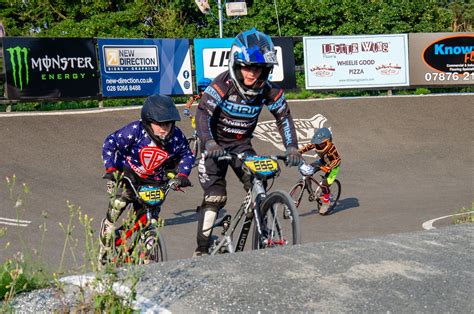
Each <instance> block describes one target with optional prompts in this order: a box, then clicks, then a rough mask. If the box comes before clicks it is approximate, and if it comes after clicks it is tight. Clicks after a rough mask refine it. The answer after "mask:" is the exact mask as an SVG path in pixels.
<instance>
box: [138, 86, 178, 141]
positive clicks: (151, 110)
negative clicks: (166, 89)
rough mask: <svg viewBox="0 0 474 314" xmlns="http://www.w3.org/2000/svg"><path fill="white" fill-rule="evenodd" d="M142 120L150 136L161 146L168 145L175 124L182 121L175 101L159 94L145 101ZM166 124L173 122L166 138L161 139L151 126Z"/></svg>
mask: <svg viewBox="0 0 474 314" xmlns="http://www.w3.org/2000/svg"><path fill="white" fill-rule="evenodd" d="M141 118H142V123H143V125H144V126H145V130H146V132H147V133H148V135H149V136H150V137H151V138H152V139H153V141H154V142H155V143H157V144H160V145H161V146H164V145H166V144H167V143H168V141H169V139H170V138H171V136H172V135H173V132H174V124H175V122H176V121H181V117H180V116H179V111H178V109H177V108H176V105H175V104H174V101H173V99H172V98H171V97H169V96H165V95H159V94H155V95H151V96H149V97H147V99H145V103H144V104H143V107H142V111H141ZM164 122H171V123H172V127H171V130H170V132H169V133H168V135H167V136H166V137H165V138H160V137H159V136H157V135H155V134H154V132H153V129H152V127H151V124H152V123H164Z"/></svg>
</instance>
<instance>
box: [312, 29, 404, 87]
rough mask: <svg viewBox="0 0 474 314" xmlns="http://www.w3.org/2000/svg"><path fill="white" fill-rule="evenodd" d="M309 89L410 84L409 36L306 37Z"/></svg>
mask: <svg viewBox="0 0 474 314" xmlns="http://www.w3.org/2000/svg"><path fill="white" fill-rule="evenodd" d="M303 49H304V64H305V82H306V84H305V85H306V89H339V88H363V87H367V88H373V87H394V86H408V85H409V84H410V81H409V75H408V73H409V69H408V38H407V35H406V34H398V35H359V36H324V37H303Z"/></svg>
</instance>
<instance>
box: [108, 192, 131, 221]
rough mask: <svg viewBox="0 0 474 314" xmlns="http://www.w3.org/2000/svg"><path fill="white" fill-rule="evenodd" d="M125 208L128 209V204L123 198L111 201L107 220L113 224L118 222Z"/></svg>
mask: <svg viewBox="0 0 474 314" xmlns="http://www.w3.org/2000/svg"><path fill="white" fill-rule="evenodd" d="M125 207H127V202H126V201H125V200H123V199H121V198H116V199H112V200H110V204H109V209H108V211H107V218H108V219H109V220H110V221H111V222H115V221H117V219H118V218H119V217H120V215H121V214H122V212H123V211H124V209H125Z"/></svg>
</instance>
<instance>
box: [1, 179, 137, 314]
mask: <svg viewBox="0 0 474 314" xmlns="http://www.w3.org/2000/svg"><path fill="white" fill-rule="evenodd" d="M6 182H7V187H8V190H9V197H10V201H11V203H12V205H13V207H14V208H15V211H16V213H17V220H20V218H21V217H22V215H23V213H24V212H25V210H26V209H25V208H24V204H25V203H26V202H25V199H26V198H27V196H28V194H29V193H30V191H29V188H28V187H27V186H26V184H22V185H21V188H19V185H18V183H17V179H16V176H15V175H13V176H12V177H7V178H6ZM67 207H68V210H69V217H68V220H67V222H66V223H65V224H63V223H59V228H60V229H61V230H62V232H63V234H64V243H63V246H62V247H61V248H60V253H61V258H60V261H59V266H58V268H57V270H56V271H53V270H52V269H49V268H46V267H44V265H46V264H45V263H43V262H41V261H42V260H43V258H42V255H41V251H42V248H43V246H44V239H45V234H46V232H47V231H48V228H47V219H48V214H47V213H43V219H44V222H43V223H42V224H40V226H39V228H40V230H41V232H42V236H41V244H40V246H39V249H35V248H31V247H29V246H28V245H27V244H26V243H25V241H24V239H23V236H22V233H21V232H20V231H19V228H16V229H17V233H16V238H17V239H15V240H18V241H19V242H20V243H21V244H22V245H21V247H22V248H21V250H22V252H18V253H16V254H14V255H13V256H12V257H11V258H8V259H7V260H6V261H5V262H4V263H3V264H2V265H0V267H1V268H0V297H2V299H3V303H2V305H1V306H0V312H2V313H4V312H13V311H15V310H18V309H13V308H11V302H12V300H13V299H14V298H15V296H17V295H18V294H20V293H23V292H27V291H31V290H35V289H40V288H47V287H52V288H55V289H56V290H57V291H59V292H61V291H62V290H63V288H64V284H63V283H62V281H61V280H60V277H62V276H65V275H72V274H76V273H77V274H84V273H86V272H92V273H93V274H94V276H95V279H94V281H93V282H92V284H91V285H90V286H89V289H90V290H92V295H93V296H92V299H91V298H90V297H88V298H86V293H85V292H84V290H83V289H82V288H81V290H80V291H81V293H80V295H76V296H75V297H76V298H77V299H78V300H79V302H80V303H81V304H79V306H78V307H77V308H75V309H72V310H73V311H74V310H77V311H80V312H83V311H86V312H88V311H92V312H107V313H109V312H112V313H131V312H134V311H135V310H134V307H133V304H134V300H135V297H136V293H135V291H136V289H135V287H136V285H137V283H138V281H139V278H140V277H141V274H142V272H141V270H140V269H139V268H138V267H137V266H136V265H134V264H127V265H123V264H121V265H120V264H117V263H109V264H107V265H106V267H99V265H98V263H97V261H98V239H97V237H96V236H95V235H94V231H93V229H92V222H93V219H92V218H91V217H89V216H88V215H87V214H84V213H83V212H82V211H81V209H80V208H78V207H76V206H74V205H73V204H71V203H69V202H67ZM129 217H131V218H130V219H134V215H130V216H129ZM129 223H131V222H129ZM8 232H9V230H8V229H7V228H0V238H2V237H5V235H7V233H8ZM81 234H82V238H83V239H84V245H83V247H80V245H79V240H78V239H79V235H81ZM9 246H10V244H9V243H6V244H5V245H4V247H2V248H0V251H1V250H6V249H7V248H8V247H9ZM77 252H81V253H79V254H78V253H77ZM120 254H121V255H122V256H127V255H126V254H124V253H123V252H122V253H120ZM138 254H139V253H132V255H129V256H128V257H130V259H132V260H134V261H135V262H136V261H137V260H138ZM67 256H69V257H72V260H73V264H74V266H73V268H72V269H71V268H70V267H66V265H65V260H66V257H67ZM81 257H82V261H83V262H82V263H80V262H79V261H80V258H81ZM119 266H126V271H123V272H122V271H121V270H122V269H123V268H120V267H119ZM119 274H120V275H119ZM117 287H121V288H123V287H127V288H126V289H127V292H126V293H123V291H122V292H120V291H117ZM76 301H77V300H76Z"/></svg>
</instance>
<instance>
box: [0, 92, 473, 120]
mask: <svg viewBox="0 0 474 314" xmlns="http://www.w3.org/2000/svg"><path fill="white" fill-rule="evenodd" d="M473 95H474V93H460V94H457V93H454V94H428V95H395V96H363V97H331V98H312V99H287V101H288V102H320V101H326V100H349V99H373V98H397V97H401V98H407V97H438V96H473ZM11 105H13V106H14V105H15V104H11ZM194 105H195V104H194ZM176 106H177V107H183V106H184V104H177V105H176ZM141 107H142V105H141V104H140V105H136V106H127V107H109V108H102V109H97V108H93V109H87V110H85V109H80V110H79V109H78V110H74V109H72V110H71V109H67V110H57V111H34V112H0V118H12V117H37V116H64V115H80V114H93V113H103V112H113V111H124V110H138V109H140V108H141Z"/></svg>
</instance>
